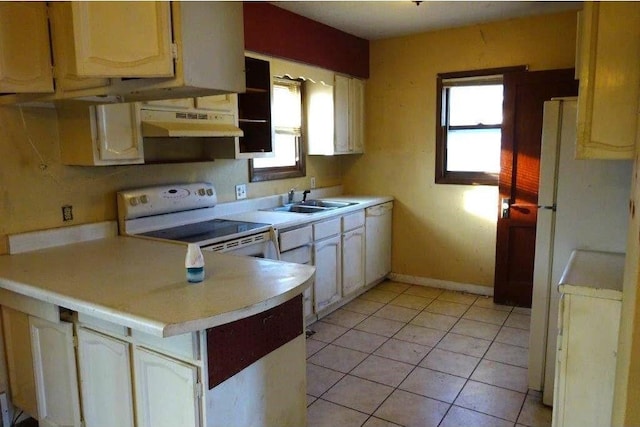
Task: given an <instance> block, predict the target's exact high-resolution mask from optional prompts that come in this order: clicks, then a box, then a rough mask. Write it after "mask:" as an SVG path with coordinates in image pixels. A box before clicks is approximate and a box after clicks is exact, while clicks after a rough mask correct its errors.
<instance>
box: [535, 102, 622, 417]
mask: <svg viewBox="0 0 640 427" xmlns="http://www.w3.org/2000/svg"><path fill="white" fill-rule="evenodd" d="M576 104H577V103H576V98H559V99H554V100H551V101H547V102H545V105H544V122H543V129H542V152H541V156H540V188H539V192H538V205H539V208H538V220H537V230H536V252H535V265H534V274H533V300H532V306H531V333H530V338H529V388H531V389H533V390H542V392H543V402H544V403H545V404H546V405H552V404H553V381H554V374H555V361H556V339H557V324H558V300H559V297H560V294H559V292H558V283H559V281H560V277H561V275H562V272H563V270H564V268H565V266H566V265H567V263H568V261H569V257H570V255H571V252H572V251H573V250H574V249H587V250H599V251H605V252H624V251H625V246H626V237H627V215H628V206H629V197H630V192H631V171H632V162H631V161H625V160H622V161H621V160H576V159H575V150H576V108H577V105H576ZM593 315H594V316H597V315H598V314H597V313H593Z"/></svg>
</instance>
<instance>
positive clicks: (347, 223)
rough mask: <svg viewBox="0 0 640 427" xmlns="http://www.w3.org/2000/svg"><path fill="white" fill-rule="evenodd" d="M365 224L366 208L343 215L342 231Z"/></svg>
mask: <svg viewBox="0 0 640 427" xmlns="http://www.w3.org/2000/svg"><path fill="white" fill-rule="evenodd" d="M363 225H364V210H361V211H358V212H354V213H350V214H348V215H345V216H343V217H342V231H348V230H353V229H354V228H358V227H362V226H363Z"/></svg>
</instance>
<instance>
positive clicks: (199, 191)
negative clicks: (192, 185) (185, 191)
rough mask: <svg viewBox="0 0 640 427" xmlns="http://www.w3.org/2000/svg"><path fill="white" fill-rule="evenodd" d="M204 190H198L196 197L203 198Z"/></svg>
mask: <svg viewBox="0 0 640 427" xmlns="http://www.w3.org/2000/svg"><path fill="white" fill-rule="evenodd" d="M204 193H205V192H204V188H201V189H199V190H198V196H204Z"/></svg>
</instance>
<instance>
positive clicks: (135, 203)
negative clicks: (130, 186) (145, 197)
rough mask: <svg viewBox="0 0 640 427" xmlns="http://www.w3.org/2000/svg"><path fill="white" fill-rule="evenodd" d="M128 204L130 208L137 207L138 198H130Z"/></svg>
mask: <svg viewBox="0 0 640 427" xmlns="http://www.w3.org/2000/svg"><path fill="white" fill-rule="evenodd" d="M129 204H130V205H131V206H137V205H138V198H137V197H132V198H130V199H129Z"/></svg>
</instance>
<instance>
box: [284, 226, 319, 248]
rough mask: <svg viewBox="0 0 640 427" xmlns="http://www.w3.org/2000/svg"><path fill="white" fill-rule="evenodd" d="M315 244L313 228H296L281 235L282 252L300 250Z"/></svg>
mask: <svg viewBox="0 0 640 427" xmlns="http://www.w3.org/2000/svg"><path fill="white" fill-rule="evenodd" d="M311 242H313V233H312V230H311V226H310V225H307V226H306V227H301V228H296V229H295V230H290V231H284V232H282V233H280V252H284V251H288V250H289V249H294V248H298V247H300V246H304V245H308V244H309V243H311Z"/></svg>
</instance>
